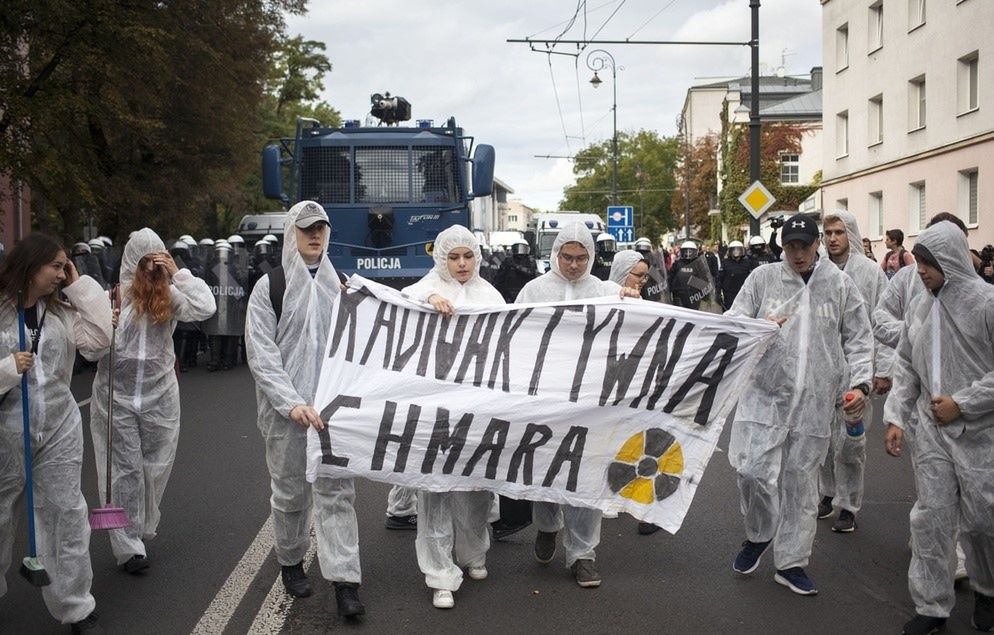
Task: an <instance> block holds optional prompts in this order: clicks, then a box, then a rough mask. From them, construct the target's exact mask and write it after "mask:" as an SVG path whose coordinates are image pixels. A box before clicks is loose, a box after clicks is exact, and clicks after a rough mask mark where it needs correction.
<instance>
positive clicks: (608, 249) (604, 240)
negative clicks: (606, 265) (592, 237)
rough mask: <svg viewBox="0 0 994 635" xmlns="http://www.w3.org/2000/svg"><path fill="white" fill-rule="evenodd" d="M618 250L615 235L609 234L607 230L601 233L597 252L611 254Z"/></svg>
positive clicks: (598, 238)
mask: <svg viewBox="0 0 994 635" xmlns="http://www.w3.org/2000/svg"><path fill="white" fill-rule="evenodd" d="M616 251H618V243H617V241H616V240H615V239H614V236H612V235H611V234H608V233H607V232H604V233H601V234H600V235H598V236H597V252H598V253H602V254H611V253H614V252H616Z"/></svg>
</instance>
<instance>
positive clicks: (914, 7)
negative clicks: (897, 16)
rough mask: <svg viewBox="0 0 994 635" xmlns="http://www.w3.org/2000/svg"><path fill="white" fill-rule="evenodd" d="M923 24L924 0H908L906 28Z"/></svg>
mask: <svg viewBox="0 0 994 635" xmlns="http://www.w3.org/2000/svg"><path fill="white" fill-rule="evenodd" d="M923 24H925V0H908V30H909V31H913V30H915V29H917V28H918V27H920V26H921V25H923Z"/></svg>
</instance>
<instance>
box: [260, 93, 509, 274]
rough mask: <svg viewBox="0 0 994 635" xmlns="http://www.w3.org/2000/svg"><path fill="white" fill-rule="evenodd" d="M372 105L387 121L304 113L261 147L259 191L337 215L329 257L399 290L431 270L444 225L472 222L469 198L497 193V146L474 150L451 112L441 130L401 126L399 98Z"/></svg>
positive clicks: (430, 125)
mask: <svg viewBox="0 0 994 635" xmlns="http://www.w3.org/2000/svg"><path fill="white" fill-rule="evenodd" d="M377 98H379V99H377ZM371 101H372V103H373V106H374V109H373V111H372V114H373V115H376V116H378V117H380V118H381V123H388V124H391V125H379V126H363V125H360V122H359V121H358V120H352V121H346V122H345V124H344V125H343V126H342V127H341V128H328V127H324V126H322V125H321V124H320V123H319V122H318V121H315V120H313V119H307V118H298V120H297V130H296V134H295V136H294V138H293V139H281V140H280V141H279V143H273V144H270V145H267V146H266V147H265V148H264V149H263V151H262V181H263V192H264V194H265V195H266V197H267V198H271V199H278V200H281V201H283V203H284V204H285V205H286V206H287V207H290V206H291V205H293V204H294V203H296V202H298V201H302V200H313V201H317V202H318V203H321V205H322V206H324V208H325V210H326V211H327V212H328V217H329V219H330V220H331V236H330V240H329V244H328V255H329V257H330V258H331V261H332V263H333V264H334V265H335V269H337V270H338V271H340V272H342V273H344V274H345V275H352V274H355V273H358V274H359V275H361V276H363V277H366V278H369V279H372V280H376V281H377V282H382V283H384V284H387V285H390V286H392V287H395V288H400V287H403V286H405V285H408V284H410V283H412V282H413V281H415V280H417V279H419V278H421V277H422V276H423V275H424V274H425V273H427V272H428V271H429V270H431V268H432V267H433V266H434V262H433V260H432V256H431V254H432V248H433V241H434V240H435V237H436V236H437V235H438V233H439V232H440V231H442V230H443V229H446V228H447V227H450V226H452V225H462V226H464V227H467V228H472V226H471V215H470V201H471V200H473V198H475V197H483V196H489V195H490V193H491V191H492V190H493V178H494V149H493V146H489V145H485V144H476V147H475V150H474V148H473V146H474V143H473V141H474V140H473V137H471V136H467V135H466V134H464V133H463V130H462V128H459V127H458V126H457V125H456V121H455V119H454V118H449V120H448V121H446V123H445V125H443V126H436V125H434V122H433V121H432V120H428V119H421V120H418V121H417V125H416V126H414V127H405V126H400V125H397V124H398V122H399V121H403V120H406V119H407V118H409V117H410V105H409V104H408V102H407V101H406V100H404V99H403V98H396V97H394V98H389V100H388V98H384V97H381V96H380V95H374V96H373V99H372V100H371ZM394 106H396V108H394ZM471 156H472V158H470V157H471ZM284 182H286V187H284Z"/></svg>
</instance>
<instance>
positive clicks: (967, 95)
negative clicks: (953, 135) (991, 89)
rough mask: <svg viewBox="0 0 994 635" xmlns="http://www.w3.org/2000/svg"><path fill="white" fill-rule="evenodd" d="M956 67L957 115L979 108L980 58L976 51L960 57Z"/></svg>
mask: <svg viewBox="0 0 994 635" xmlns="http://www.w3.org/2000/svg"><path fill="white" fill-rule="evenodd" d="M957 67H958V68H957V78H956V79H957V81H956V84H957V91H956V92H957V102H958V107H959V113H960V114H963V113H966V112H971V111H973V110H976V109H977V108H978V107H979V106H980V100H979V99H978V92H979V91H978V89H979V86H978V83H979V72H980V58H979V57H978V55H977V51H974V52H973V53H970V54H969V55H965V56H963V57H961V58H960V59H959V64H957Z"/></svg>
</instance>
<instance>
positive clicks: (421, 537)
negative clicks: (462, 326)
mask: <svg viewBox="0 0 994 635" xmlns="http://www.w3.org/2000/svg"><path fill="white" fill-rule="evenodd" d="M432 257H433V258H434V260H435V266H434V268H433V269H432V270H431V271H429V272H428V273H427V274H426V275H425V276H424V277H423V278H421V280H419V281H417V282H416V283H414V284H412V285H411V286H409V287H406V288H404V289H403V293H404V295H406V296H408V297H410V298H411V299H413V300H417V301H419V302H425V303H428V304H430V305H431V306H432V307H433V308H434V309H435V310H436V311H438V312H439V313H440V314H442V315H443V316H444V317H448V318H451V317H452V316H453V315H454V314H455V313H456V312H458V310H459V308H460V307H463V306H473V305H483V306H494V305H499V304H504V298H503V296H501V294H500V292H499V291H497V289H495V288H494V287H493V286H492V285H491V284H490V283H489V282H487V281H486V280H484V279H483V278H481V277H480V264H481V259H482V253H481V250H480V243H479V241H478V240H477V239H476V237H475V236H474V235H473V234H472V232H470V231H469V230H468V229H466V228H465V227H462V226H459V225H454V226H452V227H449V228H448V229H446V230H444V231H442V232H441V233H439V234H438V237H437V238H435V248H434V251H433V252H432ZM417 498H418V536H417V539H416V540H415V546H416V549H417V555H418V566H419V567H420V568H421V572H422V573H424V575H425V584H427V585H428V587H429V588H431V589H432V590H433V595H432V604H433V605H434V606H435V607H436V608H440V609H448V608H452V607H453V606H454V605H455V600H454V599H453V597H452V593H453V592H454V591H458V590H459V587H460V585H461V584H462V578H463V574H462V569H461V568H460V567H466V569H467V573H468V574H469V577H470V578H472V579H474V580H483V579H484V578H486V577H487V568H486V562H487V550H488V549H489V548H490V534H489V532H488V530H489V526H488V512H489V511H490V505H491V502H492V501H493V495H492V494H491V493H490V492H485V491H478V492H428V491H423V490H422V491H418V493H417Z"/></svg>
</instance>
